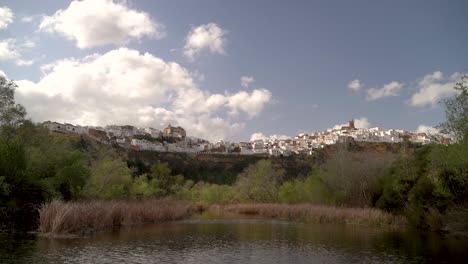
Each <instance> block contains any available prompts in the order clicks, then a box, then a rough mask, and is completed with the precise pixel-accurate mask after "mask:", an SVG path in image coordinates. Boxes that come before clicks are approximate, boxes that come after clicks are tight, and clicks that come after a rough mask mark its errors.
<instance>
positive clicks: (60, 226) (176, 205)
mask: <svg viewBox="0 0 468 264" xmlns="http://www.w3.org/2000/svg"><path fill="white" fill-rule="evenodd" d="M191 215H192V206H191V204H190V203H188V202H184V201H176V200H171V199H144V200H125V201H116V200H90V201H78V202H62V201H52V202H50V203H48V204H44V205H43V206H42V207H41V208H40V209H39V232H40V233H41V234H42V235H46V236H69V235H78V236H82V235H88V234H94V233H98V232H105V231H111V230H115V229H118V228H120V227H122V226H128V225H136V224H151V223H157V222H165V221H174V220H181V219H184V218H188V217H190V216H191Z"/></svg>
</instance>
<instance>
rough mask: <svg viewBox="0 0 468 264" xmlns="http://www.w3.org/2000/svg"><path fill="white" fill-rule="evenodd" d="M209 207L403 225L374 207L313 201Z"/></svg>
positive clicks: (272, 215)
mask: <svg viewBox="0 0 468 264" xmlns="http://www.w3.org/2000/svg"><path fill="white" fill-rule="evenodd" d="M211 209H212V210H218V211H225V212H230V213H236V214H245V215H258V216H262V217H267V218H280V219H287V220H299V221H304V222H313V223H341V224H356V225H366V226H405V225H406V219H405V218H404V217H402V216H396V215H392V214H390V213H387V212H384V211H382V210H379V209H375V208H343V207H334V206H325V205H313V204H234V205H226V206H217V208H211Z"/></svg>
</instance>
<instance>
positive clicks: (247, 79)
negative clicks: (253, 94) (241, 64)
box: [241, 76, 255, 88]
mask: <svg viewBox="0 0 468 264" xmlns="http://www.w3.org/2000/svg"><path fill="white" fill-rule="evenodd" d="M254 81H255V79H254V77H253V76H242V77H241V85H242V87H244V88H249V86H250V84H252V83H253V82H254Z"/></svg>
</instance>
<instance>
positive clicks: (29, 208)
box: [0, 76, 468, 230]
mask: <svg viewBox="0 0 468 264" xmlns="http://www.w3.org/2000/svg"><path fill="white" fill-rule="evenodd" d="M467 84H468V77H463V78H462V80H461V82H460V83H457V85H456V87H455V89H456V90H457V93H456V95H455V96H454V97H452V98H449V99H447V100H446V101H445V102H444V105H445V106H446V116H447V120H446V121H445V122H444V123H442V124H441V126H440V129H442V130H443V131H444V132H445V133H447V134H450V135H452V136H453V138H455V139H456V140H457V141H456V143H455V144H451V145H448V146H445V145H424V146H416V147H415V146H412V151H405V146H403V147H402V149H401V151H400V152H399V153H383V154H382V153H381V154H379V155H370V154H369V153H365V152H362V151H359V149H356V148H355V146H352V145H350V144H349V143H346V144H345V143H343V144H337V145H335V146H333V147H332V149H333V151H332V153H333V154H332V155H328V156H327V158H323V157H324V155H321V156H320V153H318V155H317V157H316V159H315V161H314V162H312V161H311V160H304V159H301V158H300V157H292V158H276V159H268V158H258V157H255V158H249V159H247V160H241V161H240V162H239V163H237V164H236V163H235V164H234V165H233V166H232V167H233V168H234V169H232V170H230V171H228V170H223V172H222V173H221V175H219V176H218V177H216V175H214V174H213V171H216V170H212V168H213V167H210V166H209V165H210V164H212V163H210V161H209V160H208V161H207V162H205V163H203V162H201V161H198V160H196V159H195V158H194V157H193V156H190V155H185V156H180V155H179V156H177V157H175V156H174V157H175V158H174V157H172V158H169V159H167V160H165V158H163V157H162V156H161V157H158V159H157V160H153V161H154V162H149V163H148V162H145V161H148V160H144V159H143V160H141V159H139V158H135V157H129V156H131V155H132V154H131V153H127V152H125V151H123V150H122V149H119V148H115V147H112V146H106V145H101V144H99V143H97V142H96V141H94V140H92V139H90V138H87V137H84V136H74V135H68V134H54V135H51V134H50V133H49V131H48V130H47V129H44V128H42V127H39V126H36V125H34V124H33V123H32V122H30V121H29V120H27V119H26V110H25V109H24V108H23V107H22V106H21V105H18V104H16V103H15V101H14V89H15V84H14V83H13V82H11V81H8V80H6V79H5V78H3V77H1V76H0V230H2V229H3V230H6V229H24V228H34V227H36V225H37V220H36V219H38V210H37V208H38V206H39V205H40V204H42V203H44V202H46V201H50V200H52V199H61V200H64V201H70V200H81V199H91V198H98V199H110V198H112V199H123V198H124V199H127V198H142V197H154V198H159V197H166V196H172V197H176V198H179V199H184V200H189V201H193V202H195V203H199V204H200V203H201V204H228V203H266V202H268V203H290V204H296V203H312V204H325V205H335V206H345V207H376V208H380V209H383V210H386V211H388V212H391V213H393V214H399V215H404V216H406V217H407V219H408V220H409V221H410V222H411V223H412V224H414V225H415V226H417V227H419V228H432V229H441V228H446V227H447V223H448V222H450V221H452V220H453V219H455V220H458V221H461V222H462V223H466V222H467V221H464V219H465V220H466V216H467V215H468V211H467V203H468V127H467V126H468V86H467ZM322 154H323V153H322ZM142 155H147V156H151V155H154V156H157V155H158V154H156V153H146V154H145V153H143V154H142ZM319 156H320V158H318V157H319ZM140 158H141V157H140ZM149 160H151V159H149ZM304 164H306V165H307V166H305V167H306V169H304ZM231 165H232V164H231ZM233 172H235V173H233ZM237 172H238V173H237ZM463 217H464V218H463ZM465 228H466V226H465Z"/></svg>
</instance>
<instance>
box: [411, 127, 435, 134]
mask: <svg viewBox="0 0 468 264" xmlns="http://www.w3.org/2000/svg"><path fill="white" fill-rule="evenodd" d="M416 133H426V134H438V133H439V130H438V129H437V128H435V127H432V126H426V125H419V126H418V128H417V129H416Z"/></svg>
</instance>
